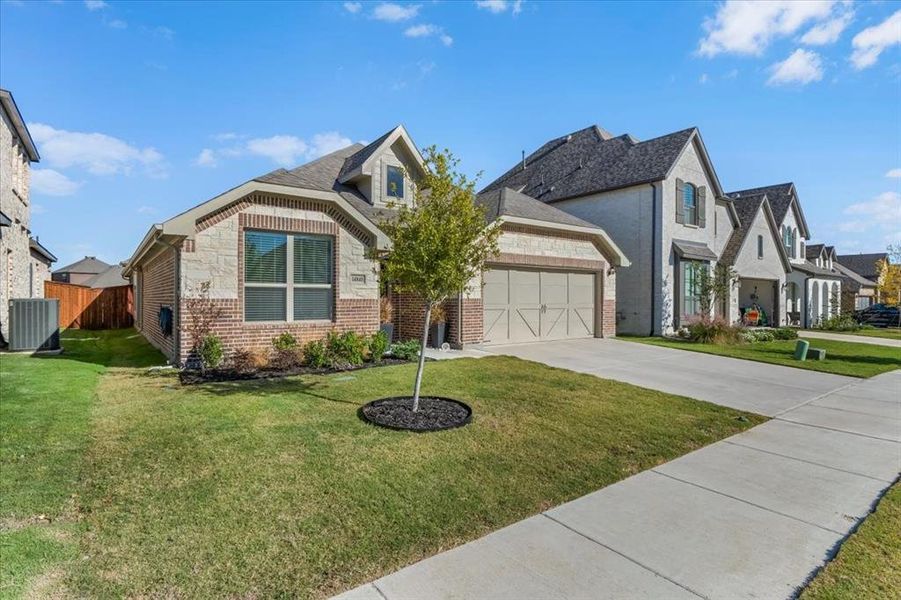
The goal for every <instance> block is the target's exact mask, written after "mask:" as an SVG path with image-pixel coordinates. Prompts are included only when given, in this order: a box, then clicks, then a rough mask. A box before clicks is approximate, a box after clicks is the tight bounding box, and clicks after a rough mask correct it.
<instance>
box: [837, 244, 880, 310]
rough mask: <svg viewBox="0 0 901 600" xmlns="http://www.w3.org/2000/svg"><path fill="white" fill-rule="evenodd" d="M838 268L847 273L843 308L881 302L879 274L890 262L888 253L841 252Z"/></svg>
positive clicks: (844, 273)
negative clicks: (846, 290)
mask: <svg viewBox="0 0 901 600" xmlns="http://www.w3.org/2000/svg"><path fill="white" fill-rule="evenodd" d="M835 260H836V262H835V266H836V268H837V269H838V270H839V271H840V272H841V273H842V274H843V275H845V279H844V280H843V282H844V284H843V289H845V288H847V289H848V292H847V294H845V293H843V294H842V310H859V309H862V308H867V307H868V306H871V305H873V304H875V303H877V302H880V298H879V295H878V290H879V286H878V283H879V275H880V273H881V272H882V268H883V265H884V264H885V263H887V262H888V254H886V253H885V252H875V253H872V254H840V255H837V256H836V257H835Z"/></svg>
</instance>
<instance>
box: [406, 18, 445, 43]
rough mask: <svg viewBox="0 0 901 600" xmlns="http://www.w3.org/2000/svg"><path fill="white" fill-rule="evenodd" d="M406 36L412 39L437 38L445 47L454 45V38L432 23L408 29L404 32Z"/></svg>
mask: <svg viewBox="0 0 901 600" xmlns="http://www.w3.org/2000/svg"><path fill="white" fill-rule="evenodd" d="M404 35H405V36H407V37H411V38H422V37H432V36H437V37H438V39H439V40H441V43H442V44H444V45H445V46H451V45H453V43H454V38H452V37H451V36H449V35H448V34H446V33H444V30H443V29H441V28H440V27H438V26H437V25H432V24H430V23H423V24H421V25H413V26H411V27H407V28H406V29H405V30H404Z"/></svg>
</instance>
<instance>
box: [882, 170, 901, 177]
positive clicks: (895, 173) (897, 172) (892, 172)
mask: <svg viewBox="0 0 901 600" xmlns="http://www.w3.org/2000/svg"><path fill="white" fill-rule="evenodd" d="M885 176H886V177H890V178H892V179H901V168H898V169H889V171H888V173H886V174H885Z"/></svg>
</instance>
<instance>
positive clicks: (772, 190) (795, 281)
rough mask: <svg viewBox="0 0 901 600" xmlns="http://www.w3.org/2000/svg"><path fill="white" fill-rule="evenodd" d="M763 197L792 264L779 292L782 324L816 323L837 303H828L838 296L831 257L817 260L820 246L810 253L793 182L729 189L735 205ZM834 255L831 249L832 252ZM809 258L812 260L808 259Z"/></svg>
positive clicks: (838, 279)
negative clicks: (744, 188)
mask: <svg viewBox="0 0 901 600" xmlns="http://www.w3.org/2000/svg"><path fill="white" fill-rule="evenodd" d="M761 196H765V197H766V199H767V202H768V203H769V206H770V208H771V210H772V214H773V218H774V221H775V223H776V226H777V228H778V232H779V237H780V239H781V245H782V247H783V250H784V253H785V255H786V256H787V257H788V262H789V264H790V266H791V270H790V272H788V273H787V275H786V278H785V283H784V288H783V292H782V295H781V298H782V301H783V302H784V303H783V304H781V306H782V307H784V308H782V309H781V315H780V318H781V321H780V322H781V323H782V324H787V325H795V326H801V327H811V326H813V325H816V324H817V323H818V322H819V321H820V320H821V319H823V318H826V317H828V316H829V315H830V314H834V311H835V310H836V306H837V305H835V304H834V303H832V302H830V298H832V296H833V293H835V294H836V297H840V287H841V282H840V279H841V275H840V274H839V273H838V272H837V271H836V270H835V269H834V267H833V264H832V260H831V259H830V260H828V261H827V260H826V259H825V258H826V257H824V259H823V260H817V257H818V252H819V249H820V248H819V247H814V248H815V251H814V252H809V250H810V248H811V247H810V246H807V243H808V241H809V240H810V237H811V236H810V229H809V228H808V226H807V220H806V219H805V218H804V211H803V210H802V208H801V201H800V200H799V198H798V191H797V189H796V188H795V184H794V183H791V182H788V183H780V184H776V185H768V186H764V187H758V188H751V189H747V190H739V191H735V192H730V193H729V197H730V198H732V199H733V201H734V202H736V207H738V206H739V204H741V203H742V202H743V201H744V200H747V199H752V200H753V199H754V198H759V197H761ZM833 255H834V251H833ZM809 257H812V258H813V260H809V259H808V258H809Z"/></svg>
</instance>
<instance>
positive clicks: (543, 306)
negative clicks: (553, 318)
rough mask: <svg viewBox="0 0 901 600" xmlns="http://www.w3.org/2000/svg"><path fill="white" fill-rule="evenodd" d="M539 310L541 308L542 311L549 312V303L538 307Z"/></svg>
mask: <svg viewBox="0 0 901 600" xmlns="http://www.w3.org/2000/svg"><path fill="white" fill-rule="evenodd" d="M538 310H540V311H541V312H547V304H542V305H541V306H539V307H538Z"/></svg>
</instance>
